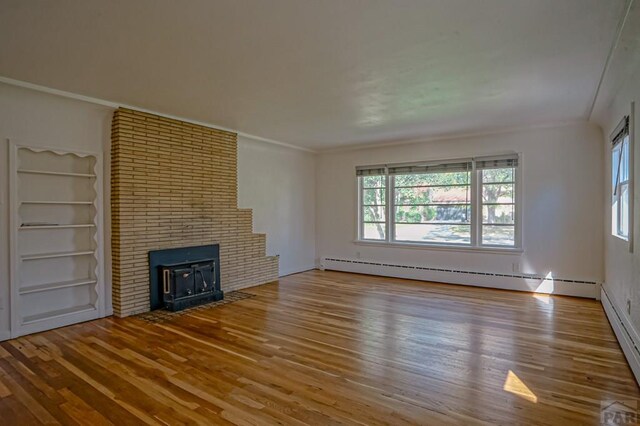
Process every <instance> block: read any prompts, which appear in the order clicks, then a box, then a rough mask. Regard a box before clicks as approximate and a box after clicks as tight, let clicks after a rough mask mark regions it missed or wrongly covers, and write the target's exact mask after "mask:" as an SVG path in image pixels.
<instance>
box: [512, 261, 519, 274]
mask: <svg viewBox="0 0 640 426" xmlns="http://www.w3.org/2000/svg"><path fill="white" fill-rule="evenodd" d="M511 266H512V268H513V272H520V262H514V263H513V264H512V265H511Z"/></svg>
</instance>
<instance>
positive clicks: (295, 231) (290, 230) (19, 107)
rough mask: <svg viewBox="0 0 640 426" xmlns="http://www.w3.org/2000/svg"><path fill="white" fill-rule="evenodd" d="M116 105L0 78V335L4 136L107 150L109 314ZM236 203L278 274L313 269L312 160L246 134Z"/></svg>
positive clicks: (5, 247)
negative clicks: (276, 260) (249, 217)
mask: <svg viewBox="0 0 640 426" xmlns="http://www.w3.org/2000/svg"><path fill="white" fill-rule="evenodd" d="M113 110H114V108H111V107H106V106H101V105H97V104H95V103H90V102H83V101H79V100H74V99H69V98H66V97H61V96H57V95H52V94H46V93H42V92H39V91H34V90H30V89H25V88H20V87H16V86H12V85H7V84H3V83H0V237H1V238H0V340H1V339H3V338H6V337H7V334H8V330H9V317H10V316H9V224H8V213H9V206H8V203H9V199H8V198H9V195H8V193H9V187H8V185H9V183H8V181H9V175H8V168H9V164H8V151H9V149H8V143H7V139H15V140H18V141H19V142H21V143H24V144H27V145H31V146H45V147H57V148H62V149H68V150H73V149H77V150H83V151H102V152H103V153H104V170H105V176H104V183H105V188H104V190H105V192H104V204H105V212H104V220H105V250H104V252H105V257H106V259H105V261H106V265H105V284H106V286H107V290H108V297H107V303H108V307H107V312H109V313H110V312H111V311H112V309H111V297H110V294H111V257H110V252H111V250H110V242H109V241H110V235H111V233H110V205H109V199H110V198H109V197H110V195H109V194H110V193H109V180H110V173H109V172H110V165H109V158H110V140H111V118H112V115H113ZM238 163H239V164H238V186H239V188H238V190H239V194H238V196H239V206H240V207H245V208H252V209H253V217H254V231H255V232H261V233H266V234H267V252H268V254H270V255H277V254H278V255H280V275H286V274H290V273H294V272H297V271H302V270H307V269H310V268H313V267H314V261H315V257H316V256H315V158H314V155H313V154H311V153H308V152H304V151H300V150H296V149H291V148H286V147H281V146H277V145H273V144H269V143H266V142H261V141H255V140H252V139H248V138H242V137H241V138H239V141H238Z"/></svg>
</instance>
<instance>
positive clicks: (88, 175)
mask: <svg viewBox="0 0 640 426" xmlns="http://www.w3.org/2000/svg"><path fill="white" fill-rule="evenodd" d="M18 173H24V174H31V175H48V176H70V177H81V178H95V177H96V175H94V174H91V173H72V172H54V171H51V170H27V169H21V170H18Z"/></svg>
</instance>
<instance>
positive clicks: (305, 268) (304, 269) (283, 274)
mask: <svg viewBox="0 0 640 426" xmlns="http://www.w3.org/2000/svg"><path fill="white" fill-rule="evenodd" d="M314 269H317V268H316V266H315V265H311V266H303V267H301V268H293V269H287V270H285V271H282V272H281V273H280V275H279V276H278V277H279V278H282V277H286V276H288V275H293V274H299V273H301V272H307V271H312V270H314Z"/></svg>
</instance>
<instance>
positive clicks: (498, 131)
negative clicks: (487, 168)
mask: <svg viewBox="0 0 640 426" xmlns="http://www.w3.org/2000/svg"><path fill="white" fill-rule="evenodd" d="M586 123H589V122H588V121H587V120H565V121H555V122H550V123H540V124H531V125H527V126H514V127H495V128H491V129H486V130H483V131H478V132H469V133H449V134H442V135H436V136H427V137H416V138H411V139H401V140H395V141H393V140H391V141H384V142H373V143H362V144H355V145H347V146H342V147H341V146H337V147H335V148H326V149H318V150H316V152H317V153H318V154H334V153H339V152H349V151H359V150H363V149H373V148H387V147H393V146H402V145H414V144H419V143H430V142H440V141H448V140H461V139H472V138H479V137H486V136H493V135H502V134H508V133H518V132H525V131H528V130H538V129H553V128H557V127H566V126H573V125H577V124H586Z"/></svg>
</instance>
